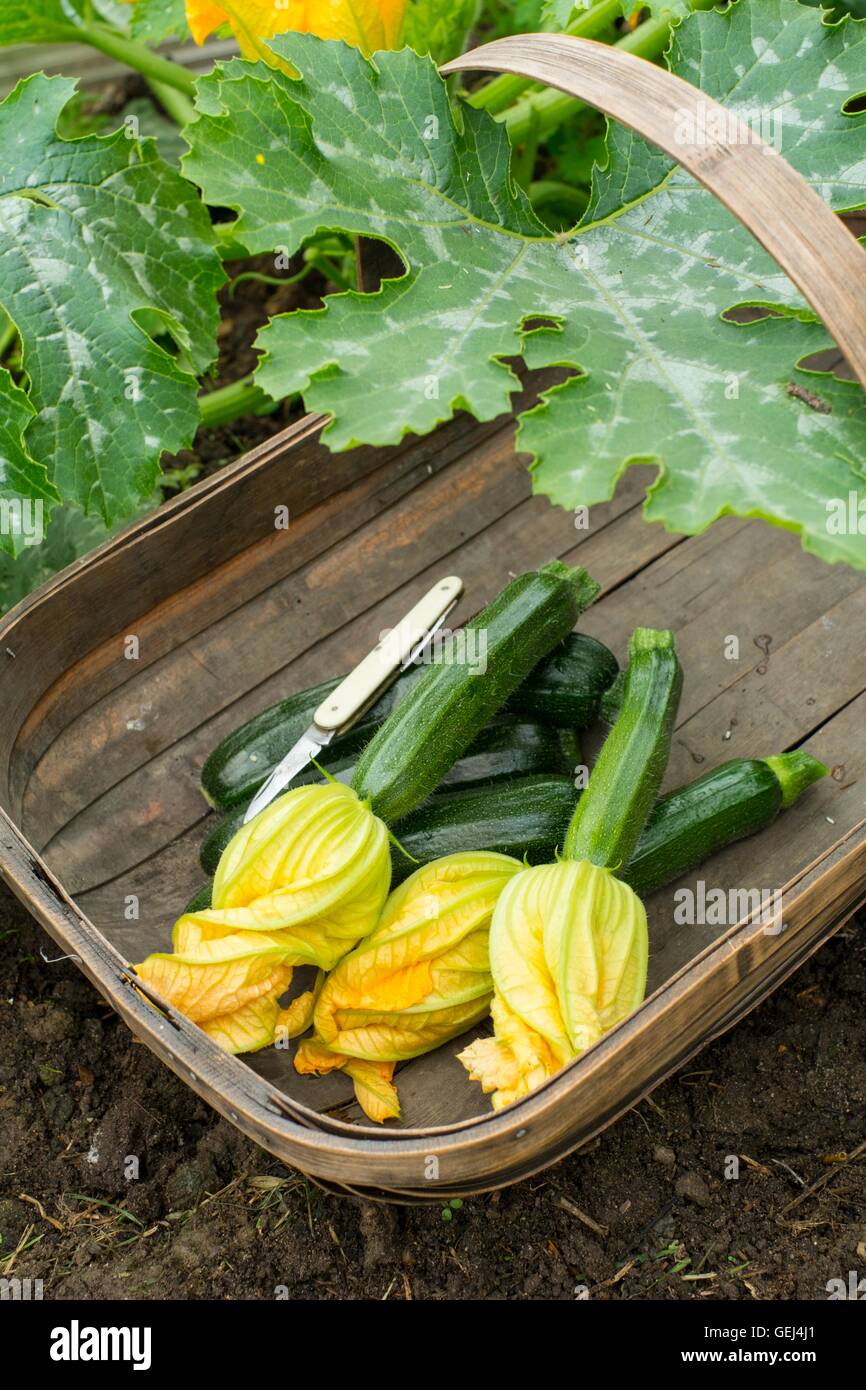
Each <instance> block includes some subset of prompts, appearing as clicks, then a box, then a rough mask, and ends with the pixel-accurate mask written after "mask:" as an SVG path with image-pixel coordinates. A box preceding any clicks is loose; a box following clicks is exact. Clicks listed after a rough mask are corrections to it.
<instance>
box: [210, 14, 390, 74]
mask: <svg viewBox="0 0 866 1390" xmlns="http://www.w3.org/2000/svg"><path fill="white" fill-rule="evenodd" d="M406 4H407V0H284V3H282V4H280V3H279V2H278V0H219V3H217V2H216V0H186V18H187V23H188V24H189V28H190V33H191V34H192V36H193V38H194V39H195V41H196V43H198V44H202V43H204V41H205V39H206V38H207V36H208V34H212V33H213V31H214V29H218V28H219V27H220V25H222V24H229V25H230V26H231V28H232V31H233V33H234V35H235V38H236V39H237V41H238V44H239V45H240V50H241V52H242V53H243V55H244V57H245V58H264V60H265V61H266V62H269V63H271V64H272V65H273V64H274V63H275V58H274V55H273V53H271V51H270V50H269V49H268V48H267V46H266V45H265V44H263V43H261V42H260V40H262V39H268V38H272V37H273V36H274V35H275V34H285V33H288V32H289V31H290V30H291V31H295V32H298V33H302V34H315V35H316V36H317V37H318V38H320V39H344V40H345V41H346V43H350V44H352V45H353V46H354V47H355V48H360V50H361V52H362V53H364V54H366V55H368V56H369V55H370V54H371V53H374V52H376V51H377V50H378V49H382V48H399V46H400V38H401V35H402V32H403V21H404V18H405V15H406ZM281 66H282V65H281Z"/></svg>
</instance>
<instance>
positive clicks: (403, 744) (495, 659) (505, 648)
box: [352, 560, 599, 824]
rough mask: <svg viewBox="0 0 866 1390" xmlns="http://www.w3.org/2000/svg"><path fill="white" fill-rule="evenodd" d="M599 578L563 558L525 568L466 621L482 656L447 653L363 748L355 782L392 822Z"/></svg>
mask: <svg viewBox="0 0 866 1390" xmlns="http://www.w3.org/2000/svg"><path fill="white" fill-rule="evenodd" d="M598 592H599V586H598V584H596V582H595V580H594V579H592V578H591V577H590V576H589V575H588V574H587V573H586V570H583V569H576V570H572V569H569V568H568V566H567V565H563V564H561V563H560V561H559V560H553V561H551V563H550V564H547V565H543V566H542V567H541V569H539V570H537V571H535V572H533V573H531V574H522V575H520V576H519V577H518V578H517V579H513V580H512V581H511V583H510V584H508V585H506V587H505V589H503V591H502V593H501V594H499V595H498V596H497V597H496V598H495V599H494V600H493V602H492V603H490V604H488V606H487V607H486V608H485V609H483V610H482V612H481V613H479V614H478V615H477V616H476V617H474V618H472V619H471V621H470V622H468V623H467V624H466V627H465V628H464V629H463V633H464V634H465V640H466V646H467V650H468V649H469V647H470V644H471V647H472V651H473V653H474V654H475V656H476V658H477V657H482V658H483V667H482V668H481V669H479V666H480V662H479V661H477V660H473V661H467V660H454V659H451V660H449V659H447V657H448V655H449V654H446V656H445V659H440V660H439V661H437V662H435V663H434V664H433V665H431V666H428V667H426V668H425V670H424V672H423V674H422V675H421V677H420V678H419V680H418V681H417V683H416V684H415V685H413V686H412V688H411V690H410V691H409V692H408V694H407V695H405V696H404V698H403V699H402V700H401V701H400V703H399V704H398V705H397V708H396V709H395V710H394V712H393V713H392V714H390V715H389V716H388V718H387V719H386V720H385V723H384V724H383V725H382V727H381V729H379V730H378V732H377V733H375V734H374V735H373V738H372V739H371V741H370V743H368V744H367V747H366V748H365V749H364V752H363V753H362V754H361V758H360V761H359V762H358V766H357V768H356V770H355V776H354V778H353V779H352V786H353V788H354V790H355V791H356V792H357V793H358V795H359V796H360V797H361V798H362V799H363V800H368V801H369V802H370V805H371V808H372V810H373V811H374V812H375V814H376V815H377V816H380V817H381V819H382V820H383V821H385V823H386V824H393V823H394V822H395V821H397V820H400V819H401V818H402V817H403V816H405V815H408V813H409V812H410V811H414V809H415V807H416V806H420V805H421V804H422V802H424V801H426V799H427V797H428V796H429V795H430V794H431V792H433V791H435V789H436V787H438V785H439V783H440V782H441V781H442V779H443V777H444V776H445V774H446V773H447V772H448V770H449V768H451V767H453V765H454V764H455V763H456V762H457V760H458V759H459V758H460V757H461V756H462V754H463V753H464V752H465V750H466V749H467V748H468V747H469V745H470V744H471V743H472V741H473V739H474V738H475V737H476V735H477V734H479V733H480V732H481V730H482V729H483V728H484V726H485V724H487V723H488V722H489V721H490V719H491V718H492V717H493V715H494V714H496V712H497V711H498V710H500V709H501V708H502V706H503V705H504V704H505V702H506V700H507V699H508V697H509V696H510V695H511V694H513V692H514V691H515V690H516V689H517V687H518V686H519V685H520V683H521V682H522V681H524V680H525V679H526V677H527V676H528V675H529V673H530V671H531V670H532V669H533V667H534V666H537V665H538V663H539V661H540V660H541V659H542V657H544V656H547V655H548V654H549V652H550V651H551V650H552V649H553V648H554V647H555V646H556V645H557V644H558V643H559V642H561V641H562V640H563V638H564V637H566V636H567V635H568V633H569V632H570V631H571V629H572V628H573V627H574V625H575V623H576V622H577V619H578V618H579V617H580V614H581V613H582V612H583V610H584V609H585V608H587V607H588V606H589V604H590V603H592V601H593V599H594V598H596V596H597V595H598Z"/></svg>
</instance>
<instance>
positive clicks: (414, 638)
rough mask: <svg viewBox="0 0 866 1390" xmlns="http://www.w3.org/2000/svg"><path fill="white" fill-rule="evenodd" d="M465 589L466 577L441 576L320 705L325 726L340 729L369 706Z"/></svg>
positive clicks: (319, 714) (319, 720)
mask: <svg viewBox="0 0 866 1390" xmlns="http://www.w3.org/2000/svg"><path fill="white" fill-rule="evenodd" d="M462 592H463V580H462V579H458V578H457V576H456V575H449V577H448V578H447V579H440V580H439V582H438V584H434V586H433V588H432V589H431V590H430V592H429V593H428V594H425V595H424V597H423V598H422V599H421V601H420V603H416V604H415V607H414V608H413V609H412V611H411V612H410V613H407V614H406V616H405V618H403V619H402V620H401V621H400V622H399V623H398V624H397V626H396V627H395V628H392V629H391V631H390V632H389V633H388V635H387V637H383V638H382V641H381V642H380V643H379V644H378V646H376V647H374V648H373V650H372V651H371V652H370V654H369V656H365V657H364V660H363V661H362V662H361V664H360V665H359V666H356V667H355V669H354V671H350V672H349V674H348V676H347V677H346V679H345V680H344V681H341V682H340V684H339V685H338V686H337V688H336V690H333V691H332V692H331V694H330V695H328V696H326V698H325V699H324V700H323V701H322V703H321V704H320V705H319V708H318V709H317V710H316V713H315V714H314V716H313V721H314V723H316V724H318V725H319V727H320V728H322V729H327V730H331V729H339V728H342V726H343V725H344V724H348V723H349V721H350V720H352V719H354V718H355V716H356V715H357V714H358V713H360V711H361V710H363V709H364V708H365V706H366V705H368V704H369V702H370V701H371V700H372V698H373V696H374V695H376V693H377V692H378V691H379V690H381V689H382V687H383V686H386V685H387V684H388V683H389V681H390V680H391V679H392V678H393V677H394V676H396V674H397V672H398V671H399V670H400V667H401V666H402V665H403V663H404V661H405V660H406V659H407V657H408V656H410V655H411V653H412V651H413V650H414V649H415V647H417V646H418V643H419V642H421V641H422V640H423V639H424V638H425V637H426V636H427V634H428V632H429V631H430V629H431V628H432V627H434V626H435V625H436V623H438V622H439V619H440V618H441V617H442V615H443V613H447V612H448V609H449V608H451V607H452V606H453V604H454V603H456V601H457V599H458V598H459V597H460V595H461V593H462Z"/></svg>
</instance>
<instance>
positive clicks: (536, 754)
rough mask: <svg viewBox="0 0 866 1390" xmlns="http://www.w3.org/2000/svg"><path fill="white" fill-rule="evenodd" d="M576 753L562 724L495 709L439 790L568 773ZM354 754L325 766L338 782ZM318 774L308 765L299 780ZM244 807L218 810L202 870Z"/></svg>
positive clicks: (210, 868) (212, 863) (350, 768)
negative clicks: (219, 816)
mask: <svg viewBox="0 0 866 1390" xmlns="http://www.w3.org/2000/svg"><path fill="white" fill-rule="evenodd" d="M579 758H580V748H579V744H578V741H577V735H576V734H575V733H572V732H571V731H570V730H568V729H552V728H550V727H549V726H548V725H546V724H541V723H538V722H533V721H531V720H526V719H518V718H517V716H516V715H500V716H499V717H498V718H497V719H496V720H494V722H493V723H492V724H488V726H487V728H486V729H482V730H481V733H480V734H479V735H478V737H477V738H476V739H475V741H474V743H473V744H472V747H471V748H469V749H467V751H466V753H465V754H464V756H463V757H462V758H461V759H460V761H459V762H457V763H455V764H454V766H453V767H452V768H451V769H450V771H449V772H448V773H447V774H446V776H445V777H444V778H443V780H442V783H441V785H440V788H439V790H442V791H445V790H447V791H456V790H457V789H458V788H461V787H477V786H484V785H489V784H490V783H492V782H499V781H502V780H503V779H506V778H513V777H528V776H530V775H532V774H533V773H542V772H556V773H563V774H565V773H569V774H572V775H573V773H574V770H575V768H576V766H577V763H578V760H579ZM356 761H357V760H356V758H353V757H352V756H351V755H349V756H347V757H345V758H344V759H342V761H340V762H339V763H338V762H336V761H334V762H332V765H331V767H330V768H329V769H328V771H329V772H330V773H331V774H332V776H334V777H336V779H337V781H338V782H351V780H352V776H353V773H354V768H355V762H356ZM304 780H307V781H321V780H323V779H322V778H321V776H320V774H319V772H318V770H317V769H316V768H315V767H313V768H311V770H310V773H309V775H308V776H305V777H302V778H299V779H298V780H297V782H295V783H294V784H293V785H300V784H301V782H302V781H304ZM245 810H246V807H245V806H238V807H237V808H236V809H235V810H234V811H231V812H230V813H229V814H228V815H226V816H224V817H223V818H222V819H221V820H220V821H218V822H217V824H216V825H215V826H214V828H213V829H212V830H211V831H210V833H209V834H208V835H207V836H206V838H205V839H204V841H203V842H202V846H201V849H200V851H199V862H200V863H201V866H202V868H203V869H204V871H205V873H207V874H214V873H216V867H217V864H218V863H219V861H220V855H221V854H222V852H223V850H224V849H225V847H226V845H227V844H228V842H229V840H231V838H232V836H233V835H234V834H235V833H236V832H237V831H238V830H239V829H240V828H241V826H242V825H243V820H244V813H245Z"/></svg>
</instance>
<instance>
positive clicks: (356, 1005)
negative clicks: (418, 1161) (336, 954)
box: [295, 851, 521, 1119]
mask: <svg viewBox="0 0 866 1390" xmlns="http://www.w3.org/2000/svg"><path fill="white" fill-rule="evenodd" d="M520 869H521V865H520V863H519V861H518V860H516V859H512V858H510V857H509V856H508V855H505V854H492V853H488V852H486V851H476V852H466V853H462V854H451V855H447V856H446V857H445V858H442V859H437V860H436V861H435V862H434V863H432V864H426V865H424V866H423V867H422V868H420V869H418V870H417V871H416V872H415V873H414V874H412V875H411V876H410V877H409V878H408V879H406V881H405V883H403V884H401V885H400V887H399V888H396V889H395V890H394V892H393V893H392V894H391V896H390V897H389V899H388V901H387V903H386V904H385V909H384V911H383V913H382V917H381V919H380V921H379V925H378V926H377V927H376V929H375V930H374V931H373V932H372V933H371V934H370V935H369V936H368V937H365V939H364V940H363V941H362V942H361V944H360V945H359V946H358V947H357V948H356V950H354V951H352V952H351V953H350V954H349V955H347V956H344V958H343V959H342V960H341V961H340V963H339V965H337V967H336V968H335V969H334V970H333V971H332V972H331V974H330V975H329V976H328V978H327V979H326V981H325V984H324V986H323V988H322V991H321V993H320V994H319V997H318V999H317V1001H316V1006H315V1010H314V1013H313V1027H314V1029H315V1034H314V1037H313V1038H312V1039H310V1040H305V1041H304V1042H302V1043H301V1044H300V1047H299V1049H298V1053H297V1055H296V1059H295V1066H296V1067H297V1069H298V1071H300V1072H303V1073H308V1072H319V1073H321V1072H325V1071H332V1070H334V1069H335V1068H336V1067H340V1068H341V1069H342V1070H345V1071H347V1072H348V1074H349V1075H351V1076H353V1079H354V1072H353V1070H352V1060H353V1059H357V1060H359V1061H363V1062H367V1063H377V1064H390V1065H391V1067H392V1070H393V1065H394V1063H396V1062H398V1061H404V1060H406V1059H407V1058H409V1057H418V1056H420V1055H421V1053H424V1052H429V1051H431V1050H432V1049H433V1048H434V1047H438V1046H439V1045H440V1044H441V1043H443V1042H447V1041H448V1040H449V1039H450V1038H454V1037H456V1036H457V1035H458V1034H459V1033H463V1032H465V1031H466V1029H467V1028H470V1027H471V1026H472V1025H473V1024H475V1023H478V1022H479V1021H480V1020H481V1019H482V1018H484V1017H485V1016H486V1014H487V1012H488V1009H489V1007H490V999H491V995H492V992H493V980H492V977H491V974H490V964H489V951H488V934H489V927H490V920H491V916H492V914H493V909H494V907H495V905H496V902H497V900H498V898H499V895H500V894H501V892H502V890H503V888H504V887H505V885H506V884H507V883H508V882H509V880H511V879H512V878H513V877H514V875H515V874H519V873H520ZM355 1090H356V1094H357V1097H358V1100H359V1102H360V1103H361V1105H362V1106H363V1108H364V1109H365V1111H366V1113H367V1114H368V1115H370V1118H371V1119H379V1118H381V1115H380V1114H378V1113H377V1114H373V1113H372V1111H371V1110H369V1109H368V1108H367V1106H366V1104H365V1102H364V1097H363V1095H362V1092H361V1089H360V1088H359V1086H358V1083H357V1080H356V1086H355ZM395 1097H396V1092H395ZM376 1108H377V1109H378V1110H380V1109H381V1106H379V1105H377V1107H376ZM396 1113H399V1110H397V1111H396ZM386 1118H387V1117H386Z"/></svg>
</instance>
